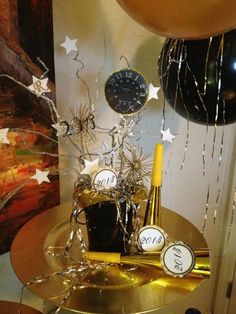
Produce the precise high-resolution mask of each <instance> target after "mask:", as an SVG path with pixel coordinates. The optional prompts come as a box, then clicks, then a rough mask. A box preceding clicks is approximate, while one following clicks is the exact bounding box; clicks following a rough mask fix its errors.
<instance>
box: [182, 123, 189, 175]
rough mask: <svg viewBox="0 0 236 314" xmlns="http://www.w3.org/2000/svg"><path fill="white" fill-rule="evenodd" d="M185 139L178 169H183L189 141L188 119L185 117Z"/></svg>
mask: <svg viewBox="0 0 236 314" xmlns="http://www.w3.org/2000/svg"><path fill="white" fill-rule="evenodd" d="M186 127H187V129H186V139H185V145H184V156H183V159H182V162H181V165H180V170H183V167H184V163H185V159H186V155H187V148H188V143H189V135H190V128H189V119H187V124H186Z"/></svg>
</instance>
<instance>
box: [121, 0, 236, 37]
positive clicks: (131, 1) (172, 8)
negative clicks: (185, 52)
mask: <svg viewBox="0 0 236 314" xmlns="http://www.w3.org/2000/svg"><path fill="white" fill-rule="evenodd" d="M117 1H118V3H119V4H120V5H121V7H122V8H123V9H124V10H125V11H126V12H127V13H128V14H129V15H130V16H131V17H132V18H134V20H136V21H137V22H139V23H140V24H142V25H143V26H145V27H146V28H148V29H149V30H151V31H153V32H155V33H157V34H159V35H162V36H164V37H167V38H179V39H202V38H208V37H211V36H215V35H218V34H221V33H224V32H226V31H228V30H230V29H232V28H234V27H235V26H236V1H235V0H207V1H205V0H200V1H199V0H194V1H193V0H192V1H191V0H178V1H176V0H117Z"/></svg>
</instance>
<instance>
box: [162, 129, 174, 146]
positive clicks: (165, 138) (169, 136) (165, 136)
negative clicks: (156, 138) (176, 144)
mask: <svg viewBox="0 0 236 314" xmlns="http://www.w3.org/2000/svg"><path fill="white" fill-rule="evenodd" d="M161 134H162V141H163V142H164V141H168V142H170V143H172V140H173V138H175V136H174V135H173V134H171V132H170V129H169V128H168V129H167V130H166V131H163V130H161Z"/></svg>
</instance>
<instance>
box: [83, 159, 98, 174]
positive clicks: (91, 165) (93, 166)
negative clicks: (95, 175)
mask: <svg viewBox="0 0 236 314" xmlns="http://www.w3.org/2000/svg"><path fill="white" fill-rule="evenodd" d="M84 164H85V168H84V169H83V170H82V171H81V174H90V173H92V172H94V171H97V170H98V169H99V158H97V159H95V160H93V161H89V160H86V159H85V160H84Z"/></svg>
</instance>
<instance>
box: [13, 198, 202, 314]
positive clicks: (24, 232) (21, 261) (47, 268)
mask: <svg viewBox="0 0 236 314" xmlns="http://www.w3.org/2000/svg"><path fill="white" fill-rule="evenodd" d="M70 213H71V206H70V204H62V205H59V206H56V207H54V208H51V209H49V210H47V211H45V212H43V213H41V214H39V215H37V216H36V217H34V218H33V219H32V220H30V221H29V222H28V223H27V224H26V225H25V226H24V227H23V228H22V229H21V230H20V231H19V233H18V234H17V235H16V238H15V240H14V242H13V244H12V248H11V262H12V266H13V269H14V271H15V273H16V274H17V276H18V278H19V279H20V280H21V282H22V283H24V284H26V283H27V282H29V281H31V280H33V279H34V278H35V277H36V276H41V275H48V274H51V273H53V272H55V271H58V270H60V268H61V267H63V264H62V263H60V261H59V262H58V261H56V260H55V261H52V260H51V259H50V258H48V256H46V255H45V253H44V250H43V249H44V248H45V246H47V245H48V244H51V245H53V246H64V245H65V243H66V240H67V238H68V235H69V230H70V229H69V218H70ZM162 228H164V229H165V230H166V232H167V233H168V234H169V238H170V240H178V241H180V240H181V241H183V242H185V243H187V244H189V245H190V246H191V247H192V248H194V249H197V248H203V247H204V248H206V247H207V243H206V241H205V239H204V238H203V237H202V235H201V233H200V232H199V231H198V229H197V228H196V227H195V226H194V225H192V224H191V223H190V222H188V221H187V220H186V219H185V218H183V217H182V216H180V215H178V214H176V213H174V212H173V211H171V210H168V209H165V208H162ZM155 276H156V277H155V278H154V280H152V281H151V282H149V283H146V284H142V285H139V286H127V287H123V288H121V289H115V288H114V289H112V288H111V289H103V288H99V287H97V288H94V287H89V286H84V287H82V288H80V289H76V290H73V291H71V295H70V297H69V298H68V300H67V301H66V302H64V303H63V304H61V301H62V300H63V293H64V292H65V291H66V290H67V289H68V283H67V282H66V280H62V278H61V277H60V276H54V277H53V279H52V280H48V281H47V280H46V281H45V282H43V283H41V284H38V283H37V284H34V285H30V286H29V289H30V290H31V291H33V292H34V293H35V294H36V295H38V296H40V297H42V298H43V299H47V300H48V301H50V302H51V303H53V304H55V305H57V306H61V307H63V308H66V309H69V310H71V311H74V312H77V313H101V314H105V313H111V314H120V313H147V312H148V313H149V312H152V311H156V310H157V309H158V308H160V307H163V306H167V305H168V304H170V303H172V302H174V301H176V300H179V299H180V298H183V296H186V295H188V294H190V293H191V292H192V291H194V290H195V289H197V288H198V287H199V286H200V284H201V282H202V281H203V279H202V278H200V277H197V276H192V275H188V276H186V277H184V278H181V279H179V278H173V277H170V276H168V275H166V274H165V273H164V271H162V270H157V271H155ZM204 280H205V279H204Z"/></svg>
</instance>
